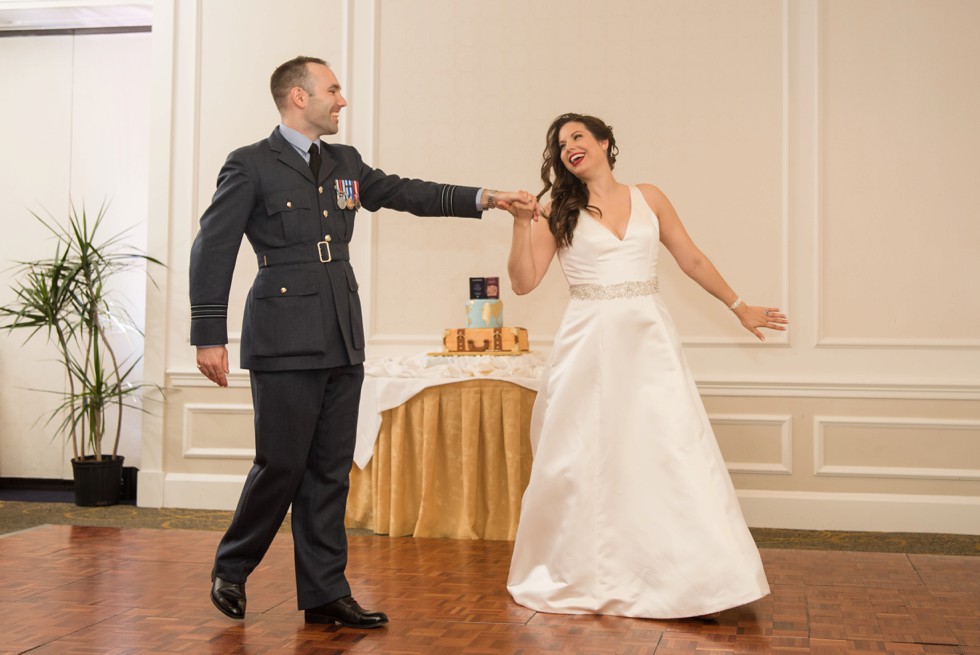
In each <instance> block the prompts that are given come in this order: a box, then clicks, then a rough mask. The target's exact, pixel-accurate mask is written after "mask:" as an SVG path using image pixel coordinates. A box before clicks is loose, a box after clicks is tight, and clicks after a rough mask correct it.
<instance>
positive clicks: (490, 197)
mask: <svg viewBox="0 0 980 655" xmlns="http://www.w3.org/2000/svg"><path fill="white" fill-rule="evenodd" d="M496 208H497V190H496V189H487V209H496Z"/></svg>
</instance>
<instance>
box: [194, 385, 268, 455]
mask: <svg viewBox="0 0 980 655" xmlns="http://www.w3.org/2000/svg"><path fill="white" fill-rule="evenodd" d="M208 383H211V381H210V380H208ZM194 414H225V415H238V416H241V415H248V416H253V415H254V412H253V410H252V404H251V403H187V404H185V405H184V417H183V423H182V437H181V444H182V448H181V453H182V454H183V456H184V457H185V458H187V459H247V460H251V459H253V458H254V457H255V448H200V447H196V446H194V445H193V443H192V442H193V438H192V435H191V420H192V419H193V417H194Z"/></svg>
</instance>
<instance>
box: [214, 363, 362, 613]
mask: <svg viewBox="0 0 980 655" xmlns="http://www.w3.org/2000/svg"><path fill="white" fill-rule="evenodd" d="M363 380H364V365H363V364H355V365H352V366H338V367H334V368H328V369H312V370H299V371H251V383H252V404H253V407H254V410H255V460H254V463H253V465H252V469H251V470H250V471H249V473H248V477H247V478H246V479H245V486H244V488H243V489H242V495H241V498H239V501H238V508H237V509H236V510H235V515H234V517H233V518H232V521H231V525H230V526H229V527H228V531H227V532H226V533H225V535H224V537H222V539H221V542H220V543H219V545H218V551H217V554H216V556H215V573H216V575H217V576H218V577H219V578H221V579H222V580H226V581H228V582H233V583H237V584H244V583H245V579H246V578H247V577H248V575H249V574H250V573H251V572H252V571H253V570H254V569H255V567H256V566H258V564H259V562H260V561H261V560H262V557H263V556H264V555H265V553H266V551H267V550H268V549H269V546H270V545H271V544H272V540H273V538H275V536H276V533H277V532H278V530H279V527H280V525H281V524H282V521H283V519H284V518H285V517H286V512H287V510H288V509H289V506H290V504H292V507H293V509H292V522H291V523H292V532H293V543H294V555H295V566H296V595H297V604H298V606H299V609H309V608H312V607H317V606H319V605H322V604H324V603H329V602H331V601H334V600H336V599H338V598H341V597H343V596H348V595H350V593H351V591H350V585H349V584H348V582H347V578H346V577H345V575H344V569H345V568H346V566H347V532H346V530H345V528H344V514H345V511H346V509H347V492H348V489H349V487H350V479H349V476H350V469H351V465H352V461H353V456H354V441H355V437H356V433H357V407H358V402H359V400H360V396H361V383H362V382H363Z"/></svg>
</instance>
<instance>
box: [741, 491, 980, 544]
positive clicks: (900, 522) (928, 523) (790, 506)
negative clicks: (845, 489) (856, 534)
mask: <svg viewBox="0 0 980 655" xmlns="http://www.w3.org/2000/svg"><path fill="white" fill-rule="evenodd" d="M738 498H739V501H740V503H741V505H742V513H743V514H744V515H745V520H746V522H747V523H748V524H749V525H750V526H752V527H757V528H791V529H797V530H846V531H860V532H932V533H941V534H969V535H980V497H976V496H927V495H902V494H858V493H819V492H804V491H763V490H754V489H742V490H739V491H738Z"/></svg>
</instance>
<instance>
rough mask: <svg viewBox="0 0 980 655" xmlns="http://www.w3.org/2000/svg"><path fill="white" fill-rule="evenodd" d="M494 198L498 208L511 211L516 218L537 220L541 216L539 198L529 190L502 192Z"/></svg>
mask: <svg viewBox="0 0 980 655" xmlns="http://www.w3.org/2000/svg"><path fill="white" fill-rule="evenodd" d="M494 200H495V205H496V207H497V208H499V209H503V210H505V211H508V212H510V213H511V215H513V217H514V218H515V219H518V220H525V221H531V220H533V221H536V220H538V218H540V216H541V206H540V205H539V204H538V199H537V198H535V197H534V196H533V195H531V194H530V193H528V192H527V191H504V192H500V193H498V194H497V195H496V196H495V198H494Z"/></svg>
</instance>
